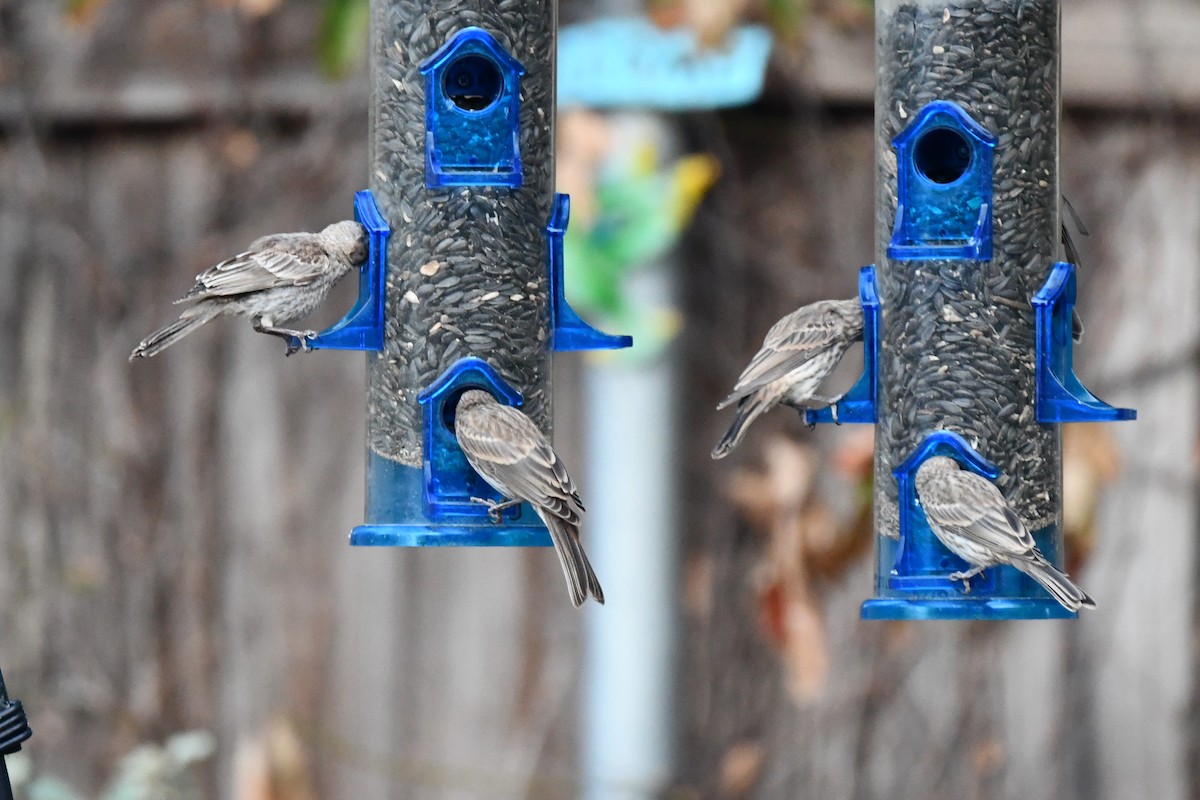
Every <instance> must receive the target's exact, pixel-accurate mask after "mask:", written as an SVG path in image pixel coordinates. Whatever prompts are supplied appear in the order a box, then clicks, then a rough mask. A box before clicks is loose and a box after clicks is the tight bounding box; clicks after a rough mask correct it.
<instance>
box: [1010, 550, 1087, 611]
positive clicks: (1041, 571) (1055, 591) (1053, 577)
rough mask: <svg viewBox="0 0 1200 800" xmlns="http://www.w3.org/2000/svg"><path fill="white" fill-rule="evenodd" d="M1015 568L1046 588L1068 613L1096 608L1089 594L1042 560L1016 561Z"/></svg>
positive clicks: (1014, 562)
mask: <svg viewBox="0 0 1200 800" xmlns="http://www.w3.org/2000/svg"><path fill="white" fill-rule="evenodd" d="M1013 566H1014V567H1016V568H1017V569H1019V570H1021V572H1024V573H1025V574H1026V575H1028V576H1029V577H1031V578H1033V579H1034V580H1035V581H1037V582H1038V583H1040V584H1041V585H1042V586H1044V587H1046V591H1048V592H1049V593H1050V594H1051V595H1052V596H1053V597H1054V599H1055V600H1057V601H1058V602H1059V604H1060V605H1062V607H1063V608H1065V609H1067V610H1068V611H1078V610H1079V609H1080V608H1095V607H1096V601H1095V600H1093V599H1092V598H1091V597H1088V595H1087V593H1086V592H1084V591H1083V590H1082V589H1080V588H1079V587H1078V586H1076V585H1075V584H1074V583H1072V582H1071V579H1070V578H1068V577H1067V576H1066V574H1065V573H1063V572H1061V571H1060V570H1059V569H1057V568H1056V567H1055V566H1054V565H1053V564H1051V563H1049V562H1048V561H1044V560H1040V559H1039V560H1037V561H1021V560H1014V561H1013Z"/></svg>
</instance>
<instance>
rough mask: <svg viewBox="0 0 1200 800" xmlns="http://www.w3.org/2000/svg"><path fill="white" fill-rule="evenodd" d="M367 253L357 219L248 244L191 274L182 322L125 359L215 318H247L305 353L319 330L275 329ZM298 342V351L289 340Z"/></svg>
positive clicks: (310, 307)
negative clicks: (216, 262) (193, 280)
mask: <svg viewBox="0 0 1200 800" xmlns="http://www.w3.org/2000/svg"><path fill="white" fill-rule="evenodd" d="M366 258H367V231H366V228H364V227H363V226H362V225H360V224H358V223H357V222H354V221H352V220H351V221H346V222H336V223H334V224H333V225H330V226H328V227H326V228H325V229H324V230H322V231H321V232H320V233H278V234H273V235H270V236H263V237H261V238H259V239H255V240H254V241H253V242H251V244H250V247H249V248H247V249H246V251H245V252H244V253H239V254H238V255H236V256H234V257H233V258H230V259H227V260H225V261H222V262H221V263H220V264H217V265H216V266H214V267H210V268H209V269H207V270H205V271H204V272H202V273H200V274H199V275H197V276H196V285H195V286H193V287H192V288H191V290H190V291H189V292H188V293H187V294H186V295H184V296H183V297H182V298H181V299H179V300H176V301H175V302H176V303H177V304H178V303H189V302H190V303H194V305H191V306H189V307H188V308H187V309H185V310H184V312H183V313H182V314H180V315H179V319H177V320H175V321H174V322H172V323H171V324H170V325H167V326H166V327H164V328H160V329H159V330H157V331H155V332H154V333H152V334H150V335H149V336H147V337H146V338H145V339H143V340H142V341H141V342H139V343H138V346H137V347H135V348H134V349H133V352H132V353H130V355H129V360H130V361H133V360H134V359H136V358H149V357H150V356H154V355H158V354H159V353H161V352H162V351H163V350H165V349H167V348H168V347H170V346H171V345H173V344H175V343H176V342H178V341H179V340H180V339H182V338H183V337H185V336H187V335H188V334H189V333H192V332H193V331H195V330H196V329H197V328H199V327H200V326H201V325H204V324H205V323H207V322H210V321H212V320H214V319H216V318H217V317H219V316H222V315H226V314H230V315H236V316H243V317H250V318H251V320H252V323H253V326H254V330H256V331H258V332H259V333H267V334H270V335H272V336H278V337H280V338H282V339H283V340H284V341H288V350H287V354H288V355H291V354H292V353H294V352H296V350H297V349H304V350H309V349H310V348H309V346H308V341H309V340H310V339H312V338H313V337H315V336H316V335H317V334H316V331H298V330H291V329H288V328H282V327H278V326H279V325H280V324H281V323H287V322H291V321H292V320H295V319H300V318H301V317H304V316H307V315H308V314H311V313H312V312H313V311H315V310H316V309H317V307H318V306H320V305H321V303H322V302H323V301H324V300H325V297H326V295H328V294H329V290H330V289H331V288H333V285H334V284H335V283H337V282H338V281H339V280H341V278H342V277H344V276H345V275H346V273H348V272H350V271H351V270H352V269H354V268H355V267H357V266H359V265H361V264H362V263H363V261H365V260H366ZM291 336H294V337H296V338H298V339H299V340H300V342H301V346H300V348H297V347H296V346H295V345H294V344H292V343H291V342H290V341H289V340H288V337H291Z"/></svg>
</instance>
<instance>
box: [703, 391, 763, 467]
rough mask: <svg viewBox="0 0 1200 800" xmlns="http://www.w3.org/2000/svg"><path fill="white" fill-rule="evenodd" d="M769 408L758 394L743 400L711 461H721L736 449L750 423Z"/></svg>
mask: <svg viewBox="0 0 1200 800" xmlns="http://www.w3.org/2000/svg"><path fill="white" fill-rule="evenodd" d="M770 407H771V404H770V403H768V402H766V401H765V400H764V399H763V398H762V396H761V395H760V394H754V395H750V396H749V397H747V398H746V399H745V400H743V401H742V404H741V405H739V406H738V407H737V413H736V415H735V416H734V418H733V423H732V424H731V425H730V426H729V430H727V431H725V435H724V436H723V437H722V438H721V441H720V442H718V443H717V446H716V447H714V448H713V451H712V457H713V460H714V461H716V460H718V459H722V458H724V457H725V456H727V455H729V454H730V453H731V452H733V448H735V447H737V446H738V443H739V442H741V441H742V437H743V436H745V435H746V429H747V428H748V427H750V423H751V422H753V421H754V420H755V419H756V418H757V417H758V415H759V414H761V413H763V412H764V411H766V410H767V409H768V408H770Z"/></svg>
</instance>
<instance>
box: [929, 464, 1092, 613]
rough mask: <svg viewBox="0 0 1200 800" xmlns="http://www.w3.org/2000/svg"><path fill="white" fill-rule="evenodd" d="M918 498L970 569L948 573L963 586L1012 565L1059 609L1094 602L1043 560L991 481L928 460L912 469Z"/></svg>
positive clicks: (933, 525) (942, 537) (940, 535)
mask: <svg viewBox="0 0 1200 800" xmlns="http://www.w3.org/2000/svg"><path fill="white" fill-rule="evenodd" d="M916 484H917V497H919V498H920V500H921V507H922V508H924V509H925V517H926V519H928V520H929V527H930V529H931V530H932V531H933V532H934V534H935V535H936V536H937V538H938V539H939V540H940V541H941V542H942V544H944V545H945V546H946V547H947V549H949V550H950V552H952V553H954V554H955V555H956V556H958V557H960V558H962V559H963V560H964V561H966V562H967V563H968V564H971V565H972V567H971V569H969V570H967V571H966V572H953V573H951V574H950V580H952V581H962V582H963V584H964V586H965V589H966V591H970V589H971V582H970V581H971V578H973V577H975V576H976V575H978V574H979V573H980V572H983V571H984V570H985V569H987V568H988V567H991V566H995V565H997V564H1011V565H1012V566H1014V567H1016V568H1017V569H1019V570H1020V571H1021V572H1024V573H1025V574H1026V575H1028V576H1029V577H1031V578H1033V579H1034V580H1035V581H1037V582H1038V583H1040V584H1041V585H1042V586H1044V587H1046V591H1048V592H1050V594H1051V595H1052V596H1053V597H1054V599H1055V600H1057V601H1058V602H1059V603H1060V604H1062V606H1063V608H1066V609H1068V610H1070V611H1078V610H1079V609H1080V608H1095V607H1096V601H1095V600H1093V599H1092V598H1090V597H1088V596H1087V594H1085V593H1084V591H1083V590H1082V589H1080V588H1079V587H1078V586H1076V585H1075V584H1073V583H1071V579H1070V578H1068V577H1067V576H1066V575H1065V574H1064V573H1062V572H1061V571H1059V570H1058V568H1056V567H1055V566H1054V565H1053V564H1051V563H1050V562H1049V561H1047V560H1046V557H1045V556H1043V555H1042V553H1041V551H1040V550H1038V548H1037V544H1036V543H1034V541H1033V537H1032V536H1031V535H1030V534H1029V531H1028V530H1026V529H1025V525H1024V524H1023V523H1022V522H1021V519H1020V517H1018V516H1017V514H1016V512H1015V511H1013V510H1012V508H1010V507H1009V505H1008V503H1007V502H1006V501H1005V499H1004V495H1002V494H1000V490H999V489H997V488H996V486H995V484H993V483H992V482H991V481H989V480H988V479H987V478H985V477H983V476H982V475H977V474H975V473H974V472H970V471H968V470H964V469H962V467H960V466H959V464H958V462H957V461H955V460H954V459H952V458H948V457H946V456H934V457H933V458H930V459H927V460H926V461H925V462H924V463H922V464H921V466H920V468H919V469H918V470H917V480H916Z"/></svg>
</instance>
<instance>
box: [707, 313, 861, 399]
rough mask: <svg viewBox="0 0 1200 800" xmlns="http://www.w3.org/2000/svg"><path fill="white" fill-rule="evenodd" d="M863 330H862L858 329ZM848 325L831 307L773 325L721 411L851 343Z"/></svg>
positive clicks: (785, 318) (794, 316) (792, 317)
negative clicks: (807, 363) (815, 358)
mask: <svg viewBox="0 0 1200 800" xmlns="http://www.w3.org/2000/svg"><path fill="white" fill-rule="evenodd" d="M859 330H860V331H861V328H860V329H859ZM846 333H847V331H846V324H845V321H844V319H843V318H842V317H840V316H839V315H838V314H837V313H836V312H835V311H833V310H832V309H831V308H829V307H827V306H826V307H816V308H814V307H812V306H806V307H804V308H802V309H800V310H799V311H793V312H792V313H791V314H788V315H787V316H786V317H784V318H783V319H781V320H779V321H778V322H776V323H775V324H774V325H772V326H771V330H769V331H768V332H767V338H766V339H765V340H764V341H763V346H762V349H761V350H759V351H758V353H756V354H755V356H754V358H753V359H751V361H750V366H748V367H746V369H745V370H744V371H743V372H742V374H741V375H740V376H739V377H738V381H737V385H736V386H734V387H733V392H732V393H731V394H730V395H729V397H727V398H725V400H723V401H722V402H721V405H719V406H718V408H724V407H725V406H728V405H731V404H732V403H735V402H737V401H738V400H740V399H742V398H743V397H746V396H747V395H749V394H752V393H753V392H755V391H757V390H758V389H761V388H762V387H764V386H766V385H767V384H768V383H771V382H772V381H775V380H778V379H779V378H782V377H783V376H784V375H787V374H788V373H789V372H791V371H792V370H794V369H796V368H797V367H799V366H800V365H801V364H803V363H805V362H806V361H808V360H809V359H811V358H812V357H813V356H815V355H816V354H817V353H820V352H822V351H823V350H825V349H827V348H830V347H838V346H842V345H845V344H848V340H847V338H846Z"/></svg>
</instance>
